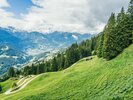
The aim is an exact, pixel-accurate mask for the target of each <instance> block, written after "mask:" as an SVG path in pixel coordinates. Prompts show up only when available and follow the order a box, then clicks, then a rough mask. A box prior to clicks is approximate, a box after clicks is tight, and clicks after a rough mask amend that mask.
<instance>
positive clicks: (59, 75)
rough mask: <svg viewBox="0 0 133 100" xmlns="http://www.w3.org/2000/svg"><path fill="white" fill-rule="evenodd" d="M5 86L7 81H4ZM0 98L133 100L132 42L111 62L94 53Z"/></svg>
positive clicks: (2, 99) (43, 75)
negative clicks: (88, 57)
mask: <svg viewBox="0 0 133 100" xmlns="http://www.w3.org/2000/svg"><path fill="white" fill-rule="evenodd" d="M5 85H6V84H5ZM0 98H1V100H133V45H131V46H130V47H128V48H127V49H126V50H124V52H123V53H122V54H120V55H119V56H118V57H116V58H115V59H113V60H111V61H106V60H104V59H99V58H97V57H96V56H93V60H90V61H85V60H80V61H79V62H77V63H76V64H74V65H73V66H71V67H70V68H68V69H66V70H64V71H60V72H55V73H45V74H42V75H41V76H40V77H38V78H37V79H35V80H34V81H32V82H31V83H30V84H29V85H28V86H26V87H25V88H24V89H23V90H21V91H19V92H18V93H15V94H11V95H4V94H1V95H0Z"/></svg>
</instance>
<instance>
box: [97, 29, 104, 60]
mask: <svg viewBox="0 0 133 100" xmlns="http://www.w3.org/2000/svg"><path fill="white" fill-rule="evenodd" d="M100 34H101V35H100V36H99V39H98V48H97V56H98V57H99V58H100V57H102V56H103V41H104V34H103V32H102V33H100Z"/></svg>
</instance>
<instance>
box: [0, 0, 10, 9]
mask: <svg viewBox="0 0 133 100" xmlns="http://www.w3.org/2000/svg"><path fill="white" fill-rule="evenodd" d="M2 7H10V5H9V4H8V2H7V0H0V8H2Z"/></svg>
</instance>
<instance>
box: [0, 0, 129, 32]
mask: <svg viewBox="0 0 133 100" xmlns="http://www.w3.org/2000/svg"><path fill="white" fill-rule="evenodd" d="M128 2H129V0H32V3H33V4H34V5H32V6H31V7H30V8H29V9H28V13H26V14H23V13H22V14H21V15H20V18H16V17H15V13H13V12H7V11H6V10H5V9H4V8H5V7H10V6H11V5H10V4H9V3H8V1H7V0H1V1H0V19H1V20H0V26H1V27H7V26H13V27H15V28H16V29H19V30H25V31H38V32H43V33H45V32H48V33H49V32H53V31H62V32H78V33H96V32H100V31H101V30H102V29H103V27H104V25H105V24H106V22H107V19H108V17H109V15H110V14H111V12H116V13H117V12H118V11H120V9H121V7H122V6H124V7H125V8H126V7H127V5H128ZM16 10H17V8H16Z"/></svg>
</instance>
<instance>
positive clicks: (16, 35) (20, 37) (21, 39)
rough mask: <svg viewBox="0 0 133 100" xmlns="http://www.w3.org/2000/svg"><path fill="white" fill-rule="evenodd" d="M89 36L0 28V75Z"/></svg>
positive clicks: (89, 35)
mask: <svg viewBox="0 0 133 100" xmlns="http://www.w3.org/2000/svg"><path fill="white" fill-rule="evenodd" d="M91 36H92V35H91V34H79V33H68V32H53V33H49V34H46V33H39V32H22V31H16V30H14V29H12V28H9V29H4V28H0V74H2V73H4V72H6V71H7V69H8V68H9V67H11V66H16V67H20V66H22V65H23V64H25V63H27V62H29V61H30V60H31V59H33V58H34V59H35V60H37V59H44V58H45V57H47V56H49V55H50V54H53V53H56V52H58V51H59V50H64V49H65V48H67V47H68V46H70V45H71V44H72V43H75V42H81V41H82V40H86V39H88V38H90V37H91Z"/></svg>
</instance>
